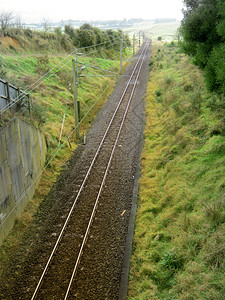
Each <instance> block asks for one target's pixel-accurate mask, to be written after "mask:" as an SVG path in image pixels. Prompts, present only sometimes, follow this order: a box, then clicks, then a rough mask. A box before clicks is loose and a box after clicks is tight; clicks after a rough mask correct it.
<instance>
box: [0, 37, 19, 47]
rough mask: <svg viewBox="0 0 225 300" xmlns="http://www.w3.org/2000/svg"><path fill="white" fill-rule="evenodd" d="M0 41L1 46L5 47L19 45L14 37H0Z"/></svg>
mask: <svg viewBox="0 0 225 300" xmlns="http://www.w3.org/2000/svg"><path fill="white" fill-rule="evenodd" d="M0 43H1V44H2V46H3V47H6V48H10V46H11V47H15V48H20V47H21V46H20V43H19V42H18V41H17V40H16V39H14V38H12V37H10V36H2V37H0Z"/></svg>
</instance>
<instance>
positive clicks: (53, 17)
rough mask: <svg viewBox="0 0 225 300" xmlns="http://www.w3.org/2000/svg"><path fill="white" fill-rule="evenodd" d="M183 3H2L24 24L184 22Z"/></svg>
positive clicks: (3, 8)
mask: <svg viewBox="0 0 225 300" xmlns="http://www.w3.org/2000/svg"><path fill="white" fill-rule="evenodd" d="M182 7H183V1H182V0H138V1H134V0H133V1H132V0H112V1H107V0H63V1H60V0H38V1H35V0H0V12H1V11H7V12H9V11H10V12H13V14H14V16H16V17H19V18H20V19H21V21H22V22H25V23H32V22H34V23H38V22H43V20H48V21H49V22H57V21H61V20H69V19H71V20H89V21H90V20H121V19H124V18H126V19H131V18H142V19H156V18H176V19H178V20H181V19H182V17H183V15H182V11H181V10H182Z"/></svg>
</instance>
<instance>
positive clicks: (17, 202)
mask: <svg viewBox="0 0 225 300" xmlns="http://www.w3.org/2000/svg"><path fill="white" fill-rule="evenodd" d="M101 44H102V43H101ZM97 45H99V44H97ZM92 47H93V46H92ZM84 48H89V47H83V48H79V49H84ZM75 51H76V49H75V50H74V51H72V52H71V53H70V54H69V55H67V57H66V58H64V59H63V60H62V61H61V62H60V63H59V64H57V65H56V66H59V65H61V64H62V62H63V61H65V60H66V59H67V58H69V57H71V55H72V54H73V53H74V52H75ZM71 61H72V58H70V60H69V61H68V62H66V63H65V64H63V65H62V66H61V67H60V68H59V69H57V70H56V71H55V72H53V73H52V74H50V75H49V76H48V77H46V76H47V75H48V74H49V73H50V72H51V71H53V70H54V69H55V67H56V66H54V67H53V68H52V69H51V70H49V71H48V72H46V73H45V74H44V75H43V76H42V77H41V78H40V79H39V80H37V81H36V82H35V83H34V84H37V85H36V86H35V87H34V84H32V85H31V86H30V87H29V88H28V90H29V89H30V91H33V90H34V89H35V88H36V87H37V86H39V85H40V84H41V83H38V82H39V81H40V80H42V79H43V78H44V80H47V79H48V78H50V77H51V76H53V75H54V74H56V73H57V72H58V71H59V70H61V69H62V68H63V67H64V66H65V65H67V64H68V63H69V62H71ZM79 63H81V64H82V62H79ZM86 65H87V66H90V67H92V68H95V69H99V70H102V71H107V72H109V73H113V76H114V77H115V76H119V72H118V73H114V72H112V71H109V70H104V69H101V68H98V67H95V66H93V65H89V64H86ZM113 82H114V80H113V79H112V80H111V81H110V82H109V84H108V85H107V87H106V88H105V89H104V90H103V92H102V93H101V94H100V96H99V97H98V98H97V99H96V101H95V102H94V103H93V104H92V105H91V107H90V108H89V109H88V111H87V112H86V113H85V115H84V116H83V117H82V119H81V120H80V122H79V123H78V124H77V126H75V128H74V129H73V130H72V131H71V132H70V134H69V135H68V136H67V139H66V140H65V141H64V143H63V144H61V145H60V146H59V147H58V149H57V150H56V151H55V153H54V154H53V156H52V157H51V158H50V159H49V161H48V163H47V164H46V165H45V166H44V168H43V169H42V170H41V171H40V172H39V174H38V175H37V177H36V179H35V180H34V181H33V182H32V184H31V185H30V186H29V187H28V188H25V190H24V192H23V193H22V194H21V195H20V197H19V198H18V199H16V200H15V201H16V204H15V205H14V207H13V208H12V210H11V211H10V212H9V214H8V215H7V216H6V217H4V220H3V222H1V224H0V228H1V227H2V226H3V224H4V223H5V222H6V221H7V219H8V218H9V217H10V215H11V214H12V213H13V212H14V210H15V209H16V208H17V206H18V205H19V203H20V202H21V201H22V199H23V197H24V196H25V195H26V194H27V193H28V192H29V190H30V189H31V188H32V187H33V185H34V184H35V183H36V182H37V180H38V179H39V178H40V176H41V175H42V174H43V172H44V171H45V170H46V169H47V167H48V166H49V165H50V163H51V162H52V161H53V159H54V158H55V157H56V155H57V154H58V152H59V151H60V150H61V149H62V147H63V146H64V145H65V144H66V142H67V141H68V140H69V138H70V137H71V135H72V134H73V133H74V132H75V130H76V129H77V127H78V126H79V125H80V124H81V123H82V122H83V120H84V119H85V118H86V116H87V115H88V114H89V113H90V111H91V110H92V109H93V107H94V106H95V105H96V103H97V102H98V101H99V100H100V99H101V97H102V96H103V95H104V94H105V93H106V91H107V90H108V88H109V87H110V86H111V85H112V83H113ZM31 88H32V89H31ZM17 102H18V101H17ZM14 104H15V102H14ZM14 104H13V105H14ZM0 113H2V110H1V111H0Z"/></svg>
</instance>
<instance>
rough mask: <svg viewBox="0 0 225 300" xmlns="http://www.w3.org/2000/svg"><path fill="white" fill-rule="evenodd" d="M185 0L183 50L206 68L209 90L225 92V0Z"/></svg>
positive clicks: (196, 62)
mask: <svg viewBox="0 0 225 300" xmlns="http://www.w3.org/2000/svg"><path fill="white" fill-rule="evenodd" d="M183 1H184V4H185V6H186V9H185V10H184V11H183V13H184V18H183V20H182V23H181V28H180V32H181V35H182V36H183V41H182V49H183V51H184V52H185V53H186V54H188V55H189V56H191V57H193V59H194V62H195V64H196V65H198V66H199V67H200V68H201V69H202V70H204V75H205V79H206V84H207V86H208V88H209V90H210V91H212V92H216V93H219V94H223V95H225V59H224V58H225V2H224V0H183Z"/></svg>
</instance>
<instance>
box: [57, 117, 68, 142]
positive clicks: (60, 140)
mask: <svg viewBox="0 0 225 300" xmlns="http://www.w3.org/2000/svg"><path fill="white" fill-rule="evenodd" d="M65 116H66V114H65V113H64V115H63V121H62V126H61V131H60V135H59V145H58V147H59V146H60V142H61V137H62V131H63V125H64V121H65Z"/></svg>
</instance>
